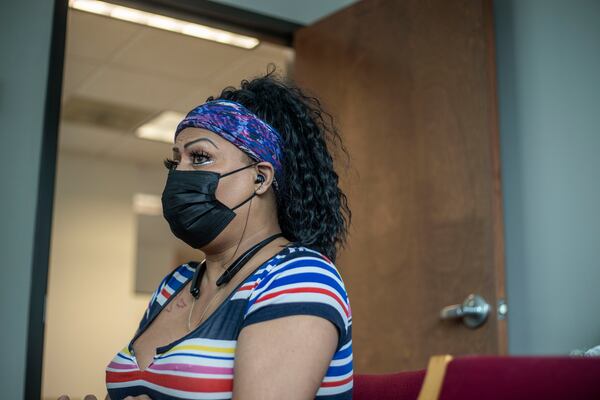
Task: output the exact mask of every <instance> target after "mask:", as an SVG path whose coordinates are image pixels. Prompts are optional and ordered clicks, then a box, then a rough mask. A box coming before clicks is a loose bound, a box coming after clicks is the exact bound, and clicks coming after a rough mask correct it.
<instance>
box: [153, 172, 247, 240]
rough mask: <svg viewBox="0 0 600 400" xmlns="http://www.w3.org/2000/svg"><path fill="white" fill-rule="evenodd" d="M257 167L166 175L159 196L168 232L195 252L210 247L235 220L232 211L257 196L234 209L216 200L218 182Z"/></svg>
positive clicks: (170, 173)
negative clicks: (222, 172)
mask: <svg viewBox="0 0 600 400" xmlns="http://www.w3.org/2000/svg"><path fill="white" fill-rule="evenodd" d="M256 164H257V163H253V164H250V165H246V166H245V167H242V168H239V169H236V170H234V171H231V172H228V173H226V174H223V175H221V174H219V173H218V172H211V171H178V170H175V169H172V170H170V171H169V176H168V178H167V183H166V185H165V189H164V191H163V194H162V207H163V216H164V217H165V219H166V220H167V222H168V223H169V226H170V227H171V231H172V232H173V234H174V235H175V236H177V237H178V238H179V239H181V240H183V241H184V242H185V243H187V244H188V245H190V246H191V247H193V248H195V249H200V248H201V247H203V246H205V245H207V244H208V243H210V242H211V241H212V240H213V239H214V238H216V237H217V236H218V235H219V233H221V232H222V231H223V229H225V227H226V226H227V225H228V224H229V223H230V222H231V221H232V220H233V218H235V215H236V214H235V212H234V210H235V209H236V208H238V207H241V206H242V205H244V204H245V203H246V202H248V201H250V200H251V199H252V198H253V197H254V196H256V193H252V195H251V196H250V197H248V198H247V199H246V200H244V201H243V202H241V203H240V204H238V205H237V206H235V207H233V208H229V207H227V206H226V205H225V204H223V203H221V202H220V201H219V200H217V198H216V197H215V191H216V190H217V185H218V184H219V179H221V178H223V177H225V176H227V175H231V174H235V173H236V172H239V171H241V170H243V169H246V168H249V167H252V166H253V165H256Z"/></svg>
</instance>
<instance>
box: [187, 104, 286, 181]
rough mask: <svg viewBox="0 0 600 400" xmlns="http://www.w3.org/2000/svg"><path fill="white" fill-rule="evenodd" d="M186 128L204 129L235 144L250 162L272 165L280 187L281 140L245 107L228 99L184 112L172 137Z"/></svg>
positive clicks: (278, 135)
mask: <svg viewBox="0 0 600 400" xmlns="http://www.w3.org/2000/svg"><path fill="white" fill-rule="evenodd" d="M188 127H194V128H203V129H208V130H209V131H211V132H214V133H216V134H217V135H219V136H221V137H222V138H223V139H225V140H227V141H228V142H230V143H232V144H233V145H235V146H236V147H237V148H239V149H240V150H242V151H243V152H244V153H246V154H247V155H248V156H249V157H250V158H251V159H253V160H254V161H268V162H270V163H271V165H273V168H274V170H275V178H274V182H273V186H274V188H275V190H276V191H278V190H280V189H281V186H282V185H283V182H284V179H283V166H282V163H281V157H282V150H281V147H282V139H281V135H280V134H279V132H277V131H276V130H275V128H273V127H272V126H271V125H269V124H267V123H266V122H264V121H263V120H262V119H260V118H259V117H258V116H256V115H255V114H254V113H252V112H251V111H250V110H248V109H247V108H246V107H244V106H243V105H241V104H240V103H237V102H235V101H232V100H224V99H218V100H212V101H207V102H206V103H204V104H201V105H199V106H197V107H196V108H194V109H193V110H191V111H190V112H188V113H187V115H186V116H185V118H184V119H183V120H182V121H181V122H180V123H179V124H178V125H177V128H176V129H175V138H177V135H178V134H179V132H181V131H182V130H184V129H185V128H188Z"/></svg>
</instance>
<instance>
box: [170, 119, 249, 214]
mask: <svg viewBox="0 0 600 400" xmlns="http://www.w3.org/2000/svg"><path fill="white" fill-rule="evenodd" d="M173 160H175V161H176V162H178V165H177V170H180V171H213V172H219V173H221V174H225V173H227V172H229V171H233V170H235V169H238V168H241V167H243V166H246V165H249V164H251V163H252V162H253V161H252V160H251V159H250V157H248V156H247V155H246V154H245V153H244V152H242V151H241V150H240V149H238V148H237V147H236V146H234V145H233V144H231V143H230V142H228V141H227V140H225V139H223V138H222V137H221V136H219V135H217V134H215V133H213V132H211V131H209V130H207V129H202V128H185V129H184V130H182V131H181V132H180V133H179V135H177V139H176V140H175V144H174V146H173ZM256 176H257V170H256V168H247V169H244V170H241V171H239V172H236V173H234V174H231V175H228V176H226V177H223V178H221V179H220V180H219V184H218V185H217V190H216V197H217V199H218V200H219V201H220V202H221V203H223V204H225V205H226V206H227V207H230V208H233V207H235V206H236V205H238V204H240V203H241V202H242V201H244V200H245V199H247V198H248V197H249V196H250V195H252V193H253V192H254V190H255V179H256Z"/></svg>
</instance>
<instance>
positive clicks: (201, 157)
mask: <svg viewBox="0 0 600 400" xmlns="http://www.w3.org/2000/svg"><path fill="white" fill-rule="evenodd" d="M190 158H191V159H192V164H196V165H198V164H206V163H207V162H208V161H210V157H209V155H208V154H206V153H204V152H196V151H192V152H191V153H190Z"/></svg>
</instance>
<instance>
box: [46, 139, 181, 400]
mask: <svg viewBox="0 0 600 400" xmlns="http://www.w3.org/2000/svg"><path fill="white" fill-rule="evenodd" d="M157 164H160V162H157ZM165 171H166V170H165ZM164 178H165V173H164V172H163V171H161V170H160V169H159V170H150V169H149V168H148V167H143V166H136V165H134V164H128V163H127V162H125V161H123V160H115V161H113V160H110V159H106V158H99V157H94V156H87V155H83V154H75V153H70V152H67V151H61V152H60V154H59V160H58V165H57V181H56V195H55V212H54V221H53V229H52V250H51V260H50V271H49V280H48V298H47V305H46V307H47V308H46V336H45V345H44V376H43V392H42V393H43V397H44V398H49V399H56V398H57V397H58V396H59V395H61V394H69V395H70V396H71V399H72V400H73V399H77V398H80V397H82V396H83V395H85V394H87V393H93V394H96V395H97V396H98V398H104V395H105V394H106V389H105V386H104V368H105V366H106V365H107V364H108V362H109V361H110V360H111V359H112V357H113V356H114V355H115V354H116V352H117V351H119V350H120V349H122V348H123V347H124V346H125V345H126V344H127V343H128V341H129V340H130V339H131V337H132V335H133V333H134V332H135V329H136V328H137V325H138V323H139V320H140V318H141V316H142V313H143V312H144V310H145V308H146V305H147V303H148V300H149V295H140V294H135V293H134V278H135V265H134V263H135V239H136V232H135V227H136V224H135V215H134V212H133V209H132V198H133V194H134V193H135V192H136V191H142V192H145V193H156V194H160V193H161V192H162V189H163V187H164ZM172 267H174V266H172ZM157 283H158V282H157ZM101 396H102V397H101Z"/></svg>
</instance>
